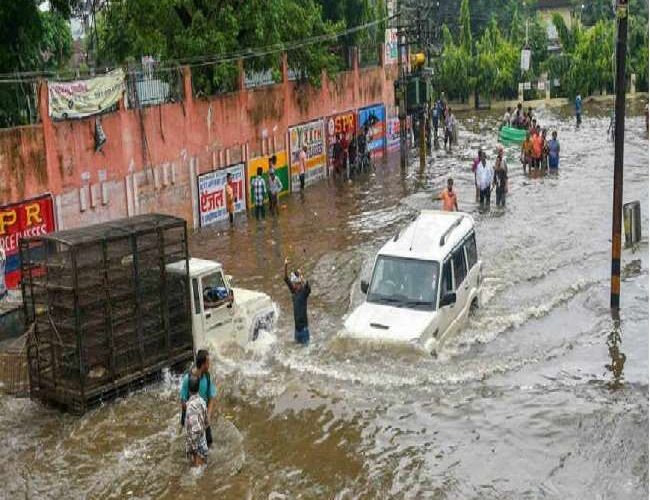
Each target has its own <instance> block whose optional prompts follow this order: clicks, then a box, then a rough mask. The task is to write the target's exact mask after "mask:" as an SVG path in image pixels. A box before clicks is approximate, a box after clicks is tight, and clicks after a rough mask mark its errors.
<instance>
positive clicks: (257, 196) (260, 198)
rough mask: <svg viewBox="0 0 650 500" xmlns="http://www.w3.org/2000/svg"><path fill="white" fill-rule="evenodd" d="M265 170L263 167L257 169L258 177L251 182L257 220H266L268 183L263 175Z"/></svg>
mask: <svg viewBox="0 0 650 500" xmlns="http://www.w3.org/2000/svg"><path fill="white" fill-rule="evenodd" d="M263 173H264V170H263V169H262V167H257V175H256V176H255V177H253V180H252V181H251V192H252V193H253V204H254V205H255V218H256V219H257V220H260V219H264V218H265V217H266V214H265V213H264V198H266V181H265V180H264V177H263V176H262V174H263Z"/></svg>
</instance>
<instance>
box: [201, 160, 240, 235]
mask: <svg viewBox="0 0 650 500" xmlns="http://www.w3.org/2000/svg"><path fill="white" fill-rule="evenodd" d="M244 167H245V165H244V163H238V164H236V165H232V166H230V167H227V168H223V169H220V170H213V171H212V172H208V173H206V174H201V175H199V176H198V179H197V184H198V193H199V223H200V224H201V227H203V226H208V225H210V224H214V223H215V222H219V221H222V220H225V219H227V218H228V211H227V210H226V174H228V173H230V174H232V183H233V192H234V195H235V199H236V200H237V202H236V203H235V213H237V212H244V211H246V195H245V191H244V186H245V184H246V177H245V173H244V171H245V168H244Z"/></svg>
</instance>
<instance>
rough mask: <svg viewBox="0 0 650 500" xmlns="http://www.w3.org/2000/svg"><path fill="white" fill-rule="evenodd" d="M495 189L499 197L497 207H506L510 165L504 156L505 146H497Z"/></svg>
mask: <svg viewBox="0 0 650 500" xmlns="http://www.w3.org/2000/svg"><path fill="white" fill-rule="evenodd" d="M494 187H495V191H496V196H497V207H505V206H506V194H507V193H508V165H507V164H506V159H505V158H504V156H503V146H501V145H500V144H499V145H498V146H497V159H496V162H495V163H494Z"/></svg>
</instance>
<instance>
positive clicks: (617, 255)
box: [610, 0, 628, 314]
mask: <svg viewBox="0 0 650 500" xmlns="http://www.w3.org/2000/svg"><path fill="white" fill-rule="evenodd" d="M627 15H628V2H627V0H616V18H617V20H618V35H617V39H616V107H615V113H616V114H615V118H614V127H615V128H614V133H615V135H614V197H613V198H614V202H613V207H612V282H611V295H610V307H611V309H612V312H613V313H616V314H617V313H618V310H619V307H620V294H621V219H622V215H623V141H624V140H625V83H626V82H625V57H626V53H627Z"/></svg>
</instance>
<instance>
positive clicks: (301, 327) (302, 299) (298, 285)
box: [284, 259, 311, 346]
mask: <svg viewBox="0 0 650 500" xmlns="http://www.w3.org/2000/svg"><path fill="white" fill-rule="evenodd" d="M284 282H285V283H286V284H287V286H288V287H289V291H290V292H291V300H292V301H293V320H294V323H295V333H294V338H295V340H296V343H298V344H302V345H305V346H306V345H309V320H308V318H307V299H308V298H309V294H310V293H311V287H310V286H309V281H307V280H305V276H304V275H303V273H302V272H301V271H300V269H296V270H295V271H293V272H292V273H291V274H289V259H284Z"/></svg>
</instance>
